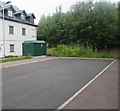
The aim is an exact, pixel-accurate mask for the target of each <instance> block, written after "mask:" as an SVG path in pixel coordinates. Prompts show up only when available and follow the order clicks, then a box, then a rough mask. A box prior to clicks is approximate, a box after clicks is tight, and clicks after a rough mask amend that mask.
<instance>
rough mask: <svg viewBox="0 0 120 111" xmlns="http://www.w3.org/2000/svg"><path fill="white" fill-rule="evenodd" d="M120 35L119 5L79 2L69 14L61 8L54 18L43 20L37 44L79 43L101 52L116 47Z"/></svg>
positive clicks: (39, 26) (40, 24) (43, 17)
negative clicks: (119, 24)
mask: <svg viewBox="0 0 120 111" xmlns="http://www.w3.org/2000/svg"><path fill="white" fill-rule="evenodd" d="M118 32H119V31H118V7H117V5H116V4H114V3H111V2H96V3H94V4H93V3H92V2H90V3H85V2H80V3H77V4H75V5H73V6H71V8H70V10H69V11H68V12H66V13H63V12H62V9H61V6H60V7H59V9H57V10H56V13H54V14H53V15H52V16H47V17H45V16H42V17H41V19H40V22H39V24H38V30H37V35H38V40H45V41H46V42H47V43H48V44H49V46H50V47H51V46H56V45H58V44H74V43H78V44H83V45H85V46H86V45H90V46H92V47H93V48H97V49H100V50H101V49H106V48H111V47H117V45H118V43H119V42H118V40H117V39H118Z"/></svg>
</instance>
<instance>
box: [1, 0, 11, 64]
mask: <svg viewBox="0 0 120 111" xmlns="http://www.w3.org/2000/svg"><path fill="white" fill-rule="evenodd" d="M9 3H11V1H8V2H6V3H5V4H3V56H4V62H5V60H6V59H5V11H4V10H5V5H7V4H9Z"/></svg>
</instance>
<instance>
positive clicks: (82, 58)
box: [58, 57, 116, 61]
mask: <svg viewBox="0 0 120 111" xmlns="http://www.w3.org/2000/svg"><path fill="white" fill-rule="evenodd" d="M58 58H63V59H81V60H113V61H114V60H116V59H113V58H84V57H58Z"/></svg>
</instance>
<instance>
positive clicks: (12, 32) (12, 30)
mask: <svg viewBox="0 0 120 111" xmlns="http://www.w3.org/2000/svg"><path fill="white" fill-rule="evenodd" d="M9 34H14V27H13V26H9Z"/></svg>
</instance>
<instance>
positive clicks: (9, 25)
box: [0, 1, 37, 57]
mask: <svg viewBox="0 0 120 111" xmlns="http://www.w3.org/2000/svg"><path fill="white" fill-rule="evenodd" d="M3 9H4V15H5V16H4V20H3ZM34 19H35V16H34V14H33V13H30V14H27V13H26V12H25V10H20V9H19V8H17V7H16V6H14V5H11V4H8V5H7V4H5V3H4V2H1V1H0V57H3V56H4V54H5V56H9V55H13V56H21V55H22V43H23V42H24V41H26V40H36V39H37V36H36V35H37V34H36V27H37V26H36V25H35V24H34ZM3 26H4V27H3ZM3 34H4V35H3ZM4 52H5V53H4Z"/></svg>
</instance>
